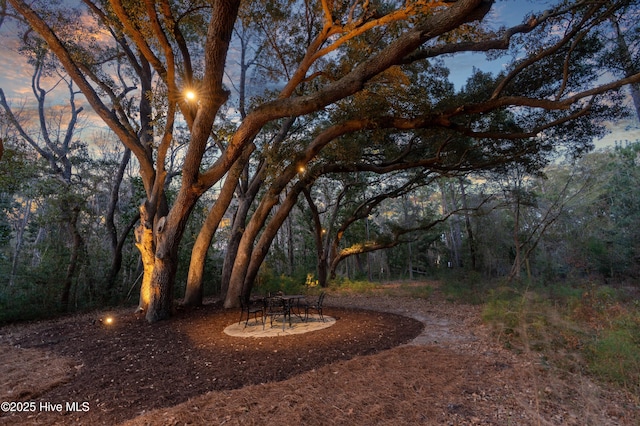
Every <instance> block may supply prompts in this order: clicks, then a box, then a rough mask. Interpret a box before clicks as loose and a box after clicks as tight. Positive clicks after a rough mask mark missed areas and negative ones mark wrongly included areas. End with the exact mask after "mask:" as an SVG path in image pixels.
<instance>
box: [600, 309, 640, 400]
mask: <svg viewBox="0 0 640 426" xmlns="http://www.w3.org/2000/svg"><path fill="white" fill-rule="evenodd" d="M587 359H588V361H589V369H590V370H591V371H592V372H593V373H594V374H596V375H597V376H599V377H601V378H603V379H605V380H608V381H611V382H614V383H617V384H618V385H620V386H622V387H624V388H627V389H629V390H630V391H633V392H638V391H640V313H638V312H634V313H633V314H627V315H623V316H621V317H620V318H618V319H616V320H615V321H614V322H613V327H612V328H611V329H607V330H604V331H602V332H601V333H600V335H599V336H598V337H597V338H595V339H594V341H593V342H592V343H591V344H590V345H589V346H588V347H587Z"/></svg>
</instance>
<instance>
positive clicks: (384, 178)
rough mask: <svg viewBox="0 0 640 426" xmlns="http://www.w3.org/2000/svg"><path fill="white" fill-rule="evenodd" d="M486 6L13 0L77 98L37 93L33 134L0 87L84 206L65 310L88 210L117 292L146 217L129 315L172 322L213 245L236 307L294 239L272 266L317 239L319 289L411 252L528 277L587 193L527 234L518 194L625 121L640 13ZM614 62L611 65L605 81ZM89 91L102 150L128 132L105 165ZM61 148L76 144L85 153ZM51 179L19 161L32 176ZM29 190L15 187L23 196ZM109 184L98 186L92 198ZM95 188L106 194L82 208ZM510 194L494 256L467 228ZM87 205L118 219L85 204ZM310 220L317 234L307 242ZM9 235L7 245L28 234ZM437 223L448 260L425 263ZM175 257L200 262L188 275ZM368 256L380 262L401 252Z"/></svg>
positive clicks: (197, 298)
mask: <svg viewBox="0 0 640 426" xmlns="http://www.w3.org/2000/svg"><path fill="white" fill-rule="evenodd" d="M3 4H4V3H3ZM493 6H494V2H493V1H489V0H458V1H424V0H423V1H420V0H418V1H409V2H405V1H354V2H351V3H348V2H335V1H329V0H321V1H311V2H298V1H286V0H281V1H273V2H267V3H264V2H255V1H254V2H252V1H249V2H239V1H223V0H219V1H218V0H211V1H198V0H196V1H192V2H170V1H168V0H167V1H131V2H123V1H121V0H105V1H92V0H83V1H81V2H79V3H78V4H77V8H76V9H73V10H70V9H69V6H68V5H67V4H65V5H58V4H55V3H50V2H37V1H36V2H33V3H30V4H27V3H25V2H23V1H21V0H8V2H7V4H6V5H5V6H3V7H4V9H3V19H6V18H5V16H6V17H7V18H11V21H12V25H15V26H17V28H20V29H21V30H22V31H23V34H24V36H23V37H22V40H23V43H24V46H23V49H22V51H23V52H24V54H25V55H27V56H28V57H29V59H30V61H31V62H30V63H31V64H32V65H33V67H34V79H32V82H34V83H32V89H33V91H34V95H35V96H36V98H37V99H39V100H40V99H43V97H44V96H45V95H46V89H45V88H44V87H42V86H41V85H40V83H39V82H38V78H39V77H41V76H46V77H48V78H49V79H58V81H60V82H63V83H64V84H65V85H66V86H67V87H68V88H69V95H68V100H69V107H70V109H68V110H66V111H65V114H62V115H61V116H60V118H59V119H57V120H54V118H53V116H51V115H47V114H46V113H45V105H44V103H42V105H41V106H40V107H39V108H38V114H37V116H38V119H37V120H32V121H35V122H36V123H32V124H31V125H32V126H33V128H32V131H33V132H35V134H37V135H38V137H37V138H34V137H33V136H32V135H31V134H30V131H29V130H28V129H27V128H26V127H25V126H26V125H27V124H26V121H28V120H27V119H28V118H29V117H27V118H24V116H25V113H24V112H23V114H22V115H23V118H22V119H21V118H20V114H18V111H16V107H15V106H14V105H11V103H10V102H9V101H8V100H7V99H6V98H5V96H4V94H3V92H0V94H2V97H1V99H0V100H1V101H2V106H3V110H4V114H3V120H4V121H3V125H4V128H5V129H4V130H3V131H5V132H7V134H9V132H10V130H8V129H9V128H11V129H12V130H11V131H15V132H17V133H13V135H15V138H16V142H15V143H16V144H19V143H23V144H24V143H27V144H28V145H29V146H31V147H32V148H33V150H35V152H37V153H38V158H39V161H40V160H41V161H46V162H47V165H46V166H44V165H43V167H45V168H47V170H48V171H47V172H46V173H47V174H48V175H55V174H57V175H58V176H59V179H58V180H59V181H61V182H65V176H68V179H67V181H66V184H65V185H66V186H65V188H69V189H68V192H69V193H70V194H73V197H71V198H64V197H63V196H62V193H63V189H62V188H56V189H53V190H52V191H51V192H52V193H55V194H56V195H57V196H59V197H60V209H61V210H60V211H59V215H58V216H59V217H61V218H63V219H61V223H62V221H63V222H64V224H65V225H64V229H66V236H65V237H64V239H65V240H66V241H71V242H73V244H71V245H70V247H71V250H70V252H69V255H70V257H69V260H68V265H70V266H69V268H68V270H67V277H65V283H64V286H63V303H65V304H69V300H70V291H71V287H72V280H73V277H74V275H77V268H78V266H77V265H78V264H77V262H78V259H80V258H81V257H82V256H83V253H84V259H85V262H89V263H90V262H91V259H92V258H93V257H94V256H97V253H96V252H95V250H96V249H95V248H93V246H92V247H91V248H89V247H88V244H87V241H85V240H86V236H83V235H82V233H81V232H78V229H79V228H78V221H79V220H85V222H87V221H90V219H91V218H95V219H98V218H99V223H93V224H89V223H88V222H87V223H85V225H86V226H87V229H89V228H91V229H93V230H95V232H96V235H99V234H100V233H101V232H103V231H104V232H105V233H106V234H107V235H109V241H110V243H109V244H110V248H109V251H110V257H111V264H110V267H109V268H105V271H104V273H103V275H104V278H102V280H100V281H101V282H104V286H105V288H106V289H107V290H112V289H113V288H114V286H115V283H116V280H117V277H118V276H119V274H122V273H123V271H122V263H123V260H125V258H126V256H125V257H123V250H124V249H125V246H126V241H127V236H128V235H130V232H129V230H130V229H131V228H133V227H135V231H134V241H135V246H136V247H137V250H138V253H139V259H140V261H141V271H142V275H141V285H140V295H139V309H140V310H141V311H144V312H145V313H146V318H147V320H148V321H150V322H154V321H157V320H161V319H164V318H167V317H169V316H170V314H171V310H172V306H173V303H174V299H175V297H178V296H181V295H178V294H176V278H177V277H178V276H180V277H184V281H185V290H184V291H185V294H184V300H183V303H185V304H187V305H196V304H199V303H201V302H202V297H203V294H204V291H203V282H204V277H206V275H207V273H206V270H205V268H207V263H208V262H207V259H209V262H210V261H211V256H208V253H209V254H210V251H211V247H219V248H220V249H221V252H222V253H221V255H220V256H219V257H217V258H216V262H217V265H215V266H216V269H215V270H216V273H219V274H220V277H221V282H220V288H219V291H220V293H221V296H222V297H223V299H224V301H225V306H226V307H235V306H237V305H238V303H239V298H240V297H245V296H246V295H248V294H249V293H250V292H251V290H252V289H253V287H254V286H255V285H256V282H257V281H258V277H259V273H260V271H261V268H262V267H263V266H264V265H265V261H267V260H268V259H269V256H274V255H276V254H277V253H278V252H279V250H281V247H286V252H284V251H283V252H282V253H281V254H282V262H283V264H288V266H289V271H290V272H292V270H293V266H294V263H295V260H294V258H295V257H296V256H299V253H296V250H295V249H296V248H298V249H299V248H300V247H305V250H307V248H306V247H307V244H308V253H310V255H311V256H313V257H314V258H315V263H316V265H315V269H316V271H317V276H318V279H319V280H320V282H321V284H322V285H324V284H326V280H327V279H328V277H329V276H334V275H335V274H336V271H337V268H338V265H340V264H341V262H342V263H343V264H346V263H347V262H348V261H349V259H352V261H353V264H355V265H356V266H357V264H358V263H359V262H361V259H362V256H373V255H378V256H380V253H381V252H380V250H382V249H387V250H390V249H391V248H394V247H404V248H406V249H409V250H411V254H410V255H409V256H408V257H407V258H408V259H409V261H410V262H411V261H412V259H414V258H415V259H416V262H418V257H417V256H414V252H415V254H416V255H424V256H426V255H428V256H431V257H433V258H434V259H437V260H436V261H437V262H440V261H442V259H444V258H446V262H447V264H452V265H453V266H461V265H463V262H465V263H466V264H470V265H471V266H472V267H473V268H476V269H478V268H479V265H480V263H481V262H482V263H483V264H484V265H486V264H488V263H491V260H490V259H491V258H495V259H505V258H506V259H510V260H513V262H509V263H511V265H510V266H511V267H510V268H509V271H506V273H507V274H510V275H513V276H517V275H518V274H519V273H520V272H521V271H522V270H523V269H526V268H527V265H528V264H529V259H530V258H531V256H532V254H533V250H534V249H535V248H536V247H538V246H539V244H540V242H541V241H542V238H541V235H542V233H543V232H546V231H547V230H548V229H549V228H550V227H551V226H552V225H553V224H556V223H558V222H559V220H560V218H561V217H562V214H563V213H566V211H567V209H568V207H567V206H569V205H570V203H569V201H570V200H572V199H573V198H572V195H571V194H574V192H575V191H577V192H580V191H582V190H578V189H575V188H573V187H572V186H571V185H570V182H568V183H567V187H566V189H565V190H564V191H563V190H559V191H557V193H556V195H557V199H556V201H553V200H551V201H549V203H548V204H547V206H546V210H545V209H544V207H541V208H542V210H540V212H539V213H537V214H534V215H533V216H532V217H531V218H530V219H531V220H535V219H540V217H542V218H543V219H542V220H538V222H539V223H538V225H537V227H536V226H534V225H528V226H524V224H525V223H526V219H527V218H526V217H525V215H524V211H525V210H526V207H531V208H533V207H534V206H537V204H536V202H537V201H536V199H535V197H533V196H530V195H528V193H527V191H528V188H527V185H530V181H529V180H527V179H526V176H532V175H535V174H536V173H537V172H538V171H540V170H541V169H542V168H543V167H545V166H547V165H548V164H549V161H550V160H552V159H553V155H554V153H557V152H560V151H562V152H563V153H564V154H565V155H566V156H567V157H568V158H577V157H578V156H580V155H582V154H584V153H585V152H587V151H589V150H590V149H591V148H592V140H593V138H594V137H596V136H600V135H602V134H603V133H604V131H605V127H604V124H605V122H606V121H608V120H609V121H610V120H616V119H620V118H622V117H624V114H625V111H624V109H623V108H622V106H621V105H622V104H623V102H622V101H621V100H622V99H623V97H624V92H622V91H621V90H620V89H621V88H623V87H625V86H630V87H636V88H637V85H638V84H639V83H640V73H638V72H637V69H638V68H637V58H638V55H636V54H635V51H634V49H635V43H634V41H635V40H637V39H634V38H633V36H629V37H628V38H624V37H623V36H622V34H623V32H622V31H620V28H623V29H624V28H627V27H629V28H633V25H630V24H629V22H628V17H630V16H635V15H637V9H638V8H637V6H638V5H637V3H636V2H633V1H632V2H630V1H612V0H607V1H605V0H602V1H595V2H583V1H568V2H559V3H558V4H557V5H556V6H554V7H552V8H550V9H549V10H547V11H544V12H542V13H540V14H537V15H527V16H523V20H522V23H520V24H518V25H515V26H512V27H509V28H495V27H493V26H492V25H490V20H488V19H487V15H488V14H489V13H490V11H491V9H492V7H493ZM2 22H3V24H2V23H0V25H3V26H4V27H5V28H6V25H7V24H6V21H2ZM636 30H637V29H636ZM621 37H622V38H621ZM623 42H624V43H623ZM463 52H485V53H486V54H487V55H489V56H490V57H492V58H494V59H495V58H498V57H499V58H500V59H501V60H503V61H504V62H505V63H506V64H507V65H506V67H505V68H504V70H503V71H502V72H500V73H498V74H496V75H494V74H490V73H487V72H483V71H482V70H474V72H473V74H472V75H471V76H470V78H469V80H468V81H467V83H466V85H465V86H464V88H462V89H461V90H458V91H456V90H455V88H454V86H453V85H452V83H451V82H450V81H449V80H448V70H447V68H446V66H445V63H444V62H443V58H446V57H448V56H450V55H454V54H456V53H463ZM625 52H626V53H628V57H625V58H626V59H625V60H624V62H623V61H622V60H620V62H618V61H617V59H616V58H622V57H623V55H622V53H625ZM619 63H621V64H622V66H618V65H619ZM607 69H608V70H611V71H615V72H613V73H612V74H613V75H614V77H611V78H609V79H602V78H601V76H602V73H603V70H607ZM79 95H82V97H83V99H84V102H86V107H87V108H89V107H90V108H91V109H92V110H93V111H94V112H95V114H97V116H98V117H100V119H101V120H102V122H103V123H104V124H105V125H106V126H107V127H108V128H109V130H110V132H111V139H112V142H111V143H112V144H115V141H116V140H117V141H118V143H119V144H121V148H115V146H114V147H113V148H112V149H111V151H110V152H113V151H116V152H119V153H121V154H120V155H118V156H113V157H112V158H111V159H110V160H109V161H98V162H94V160H92V159H89V157H90V155H89V154H87V146H86V143H85V144H82V143H78V144H74V143H72V142H73V138H74V137H75V136H74V134H75V133H74V132H75V126H76V124H75V123H76V121H77V117H76V116H77V113H79V112H81V111H80V108H82V107H77V106H76V103H75V102H76V97H77V96H79ZM74 114H75V115H74ZM63 117H64V118H63ZM21 120H23V121H21ZM48 120H52V121H55V122H56V126H57V127H55V128H54V127H52V125H51V124H50V123H48ZM65 120H66V121H65ZM52 131H53V132H52ZM54 133H55V137H54V136H53V135H54ZM8 137H9V136H3V140H5V141H7V140H9V139H8ZM18 140H19V141H20V142H18ZM41 143H42V144H44V145H41ZM104 146H106V145H104ZM69 150H76V151H74V152H75V154H74V155H76V156H77V160H76V161H75V162H74V161H71V158H70V154H71V151H69ZM106 152H107V150H106V151H105V153H106ZM6 157H7V155H6V154H5V156H4V157H3V159H2V162H3V163H4V162H7V161H9V160H6ZM130 157H131V158H130ZM106 159H107V158H106V157H104V158H102V160H106ZM65 161H70V163H69V166H68V167H70V169H69V171H70V174H65V173H66V170H67V163H65ZM18 163H19V164H24V163H20V162H18ZM16 167H17V166H16ZM42 170H43V169H38V170H25V173H32V174H33V176H35V179H36V180H37V175H38V173H42ZM100 174H104V175H106V176H108V179H102V180H101V179H100V178H99V176H100ZM125 177H127V179H126V183H127V185H128V187H127V188H123V187H122V183H123V182H124V181H125ZM471 177H473V179H472V180H470V179H471ZM503 177H509V179H511V178H513V179H512V180H511V181H510V182H508V183H506V184H505V185H506V186H505V187H504V190H503V191H502V193H503V194H504V199H502V200H500V201H498V200H497V199H496V197H489V196H487V194H488V193H489V192H491V193H496V191H495V189H496V188H497V186H498V185H500V181H501V179H502V178H503ZM3 179H4V178H3ZM477 179H484V180H485V181H486V182H488V183H487V191H488V192H486V193H485V192H484V190H481V191H474V190H473V189H474V188H477V186H476V185H477V183H474V180H477ZM505 179H506V178H505ZM9 180H10V179H9ZM24 182H25V181H22V182H10V183H11V184H12V185H14V187H13V188H14V189H13V191H14V193H17V192H20V191H22V190H24V189H25V188H19V186H20V185H21V184H23V183H24ZM8 184H9V183H8ZM16 185H17V186H16ZM92 185H93V186H92ZM570 190H575V191H574V192H571V191H570ZM64 191H67V189H64ZM74 191H78V192H75V193H74ZM99 193H100V194H108V197H105V198H104V199H97V198H99V197H98V194H99ZM87 194H92V195H91V196H92V197H96V198H95V199H94V201H93V204H92V205H90V204H91V203H88V204H87V203H86V202H87V200H89V198H91V197H87ZM125 195H126V201H127V203H129V205H128V206H127V209H126V210H125V209H124V200H123V199H121V198H120V197H124V196H125ZM137 197H139V200H138V198H137ZM435 198H437V199H438V202H437V203H434V202H433V200H434V199H435ZM98 204H100V207H99V208H98V207H97V205H98ZM135 204H137V205H138V206H137V209H132V206H133V205H135ZM437 204H439V205H437ZM501 205H508V206H510V208H512V214H511V215H510V217H511V218H512V223H509V224H508V229H510V231H509V232H511V233H512V237H513V238H512V245H511V247H512V253H504V254H502V255H499V254H497V253H487V251H486V250H485V251H484V252H483V251H482V250H481V247H480V246H479V243H478V244H476V242H477V241H481V240H480V235H479V233H478V232H477V231H476V232H475V234H474V227H473V221H474V220H476V217H477V216H476V215H478V212H479V211H483V209H484V210H486V211H485V213H486V215H485V217H486V216H487V215H490V214H495V212H498V211H504V210H505V209H502V208H501ZM560 206H561V207H562V208H560ZM92 208H93V209H94V213H95V212H96V211H97V210H99V209H104V211H105V212H106V214H104V215H101V214H94V215H93V216H92V215H89V214H88V213H86V212H89V211H91V209H92ZM31 211H33V209H31V208H30V209H26V210H23V213H24V214H23V215H27V214H28V213H29V212H31ZM531 211H532V210H529V211H528V212H531ZM82 212H85V213H84V214H83V213H82ZM116 214H119V215H120V217H119V218H118V220H119V223H116ZM541 214H542V216H540V215H541ZM23 219H24V218H23ZM296 221H301V222H302V227H301V228H300V224H299V223H298V224H296V223H295V222H296ZM13 223H20V221H19V220H14V221H13ZM23 223H25V224H28V223H29V221H28V220H23ZM305 225H306V231H308V235H300V234H298V235H296V234H295V232H294V230H295V229H305ZM532 226H533V227H532ZM101 227H103V228H104V230H101V229H100V228H101ZM64 229H63V227H60V229H59V232H61V235H62V232H63V231H64ZM536 229H537V230H536ZM463 230H464V231H463ZM9 234H11V236H7V237H6V238H5V240H7V241H20V240H21V239H20V238H16V235H17V234H16V233H15V232H14V233H10V232H9V233H8V235H9ZM223 234H224V235H223ZM443 236H444V238H445V243H446V244H445V245H446V247H447V248H448V250H447V252H448V253H446V255H444V256H443V255H442V254H441V253H440V254H438V253H435V252H434V253H432V254H429V253H431V252H432V251H433V250H432V249H431V248H433V247H434V246H435V245H437V243H438V241H442V239H443ZM305 237H306V240H305ZM296 239H297V240H298V241H299V243H298V244H294V241H295V240H296ZM274 242H275V244H274ZM464 244H466V245H467V248H466V249H464V250H463V248H462V247H463V245H464ZM430 247H431V248H430ZM496 247H497V246H496ZM413 248H415V250H414V249H413ZM485 248H486V246H485ZM185 250H187V253H185ZM15 251H16V252H17V251H18V250H15ZM463 252H464V253H466V256H467V257H468V259H464V256H465V255H463ZM389 253H391V252H389ZM185 256H186V257H190V262H189V266H188V271H187V272H185V273H182V272H181V271H180V268H181V267H182V266H181V262H180V261H179V260H180V259H181V258H184V257H185ZM14 258H16V259H17V255H16V256H15V257H14ZM133 258H135V256H130V257H129V259H133ZM285 259H286V260H285ZM272 260H273V259H272ZM129 261H130V260H129ZM369 263H371V262H369ZM378 263H379V264H380V265H386V266H383V267H382V268H380V271H382V270H386V273H387V274H389V273H391V272H390V271H391V270H392V269H393V268H395V264H396V262H394V261H393V260H392V259H382V258H381V259H379V262H378ZM494 263H495V266H496V268H495V271H498V270H500V271H502V272H505V271H503V269H504V267H503V265H500V266H498V264H500V263H501V262H499V261H496V262H494ZM71 265H75V266H74V267H73V268H72V267H71ZM211 267H212V265H209V268H211ZM369 267H370V265H369ZM130 269H131V268H130ZM359 269H362V268H359ZM131 270H132V269H131ZM407 270H408V271H409V274H413V273H414V271H418V269H417V268H415V267H414V266H413V265H408V267H407ZM495 271H492V272H491V273H493V272H495ZM396 272H397V271H396ZM380 273H383V272H380ZM369 275H370V276H371V273H370V274H369ZM67 278H68V280H67ZM131 278H132V279H130V280H129V281H134V280H133V279H135V276H132V277H131ZM181 279H182V278H181ZM103 290H104V288H103ZM88 292H89V293H91V292H97V290H96V289H91V288H90V289H89V290H88ZM65 295H66V296H65Z"/></svg>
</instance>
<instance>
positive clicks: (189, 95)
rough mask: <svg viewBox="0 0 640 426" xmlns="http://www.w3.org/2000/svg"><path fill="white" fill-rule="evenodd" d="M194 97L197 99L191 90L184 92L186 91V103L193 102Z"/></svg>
mask: <svg viewBox="0 0 640 426" xmlns="http://www.w3.org/2000/svg"><path fill="white" fill-rule="evenodd" d="M196 97H197V96H196V92H194V91H193V90H191V89H189V90H186V91H185V92H184V98H185V99H186V100H187V101H194V100H195V99H196Z"/></svg>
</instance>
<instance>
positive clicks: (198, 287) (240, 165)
mask: <svg viewBox="0 0 640 426" xmlns="http://www.w3.org/2000/svg"><path fill="white" fill-rule="evenodd" d="M254 149H255V145H254V144H251V145H250V146H249V147H248V148H247V150H246V153H245V154H243V156H242V157H241V158H240V159H239V160H238V161H237V162H236V164H235V165H234V166H233V168H232V169H231V170H230V171H229V174H228V175H227V176H226V178H225V182H224V185H223V186H222V189H221V190H220V194H219V195H218V199H217V200H216V202H215V203H214V204H213V206H212V207H211V210H210V211H209V214H208V215H207V218H206V219H205V222H204V224H203V225H202V228H201V229H200V232H199V233H198V237H197V238H196V242H195V244H194V246H193V249H192V251H191V262H190V264H189V273H188V276H187V287H186V290H185V295H184V300H183V304H184V305H185V306H198V305H201V304H202V298H203V295H204V292H203V283H202V280H203V276H204V267H205V260H206V257H207V252H208V251H209V247H210V246H211V241H212V240H213V236H214V235H215V233H216V230H217V229H218V226H219V225H220V221H221V220H222V217H223V216H224V214H225V212H226V211H227V209H228V207H229V204H230V203H231V200H232V199H233V194H234V191H235V189H236V187H237V184H238V178H239V177H240V175H241V173H242V171H243V169H244V168H245V164H246V161H247V160H248V158H249V156H250V155H251V153H252V152H253V150H254Z"/></svg>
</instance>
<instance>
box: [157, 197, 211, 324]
mask: <svg viewBox="0 0 640 426" xmlns="http://www.w3.org/2000/svg"><path fill="white" fill-rule="evenodd" d="M198 197H199V194H196V193H194V192H188V191H184V192H182V193H181V194H179V195H178V198H177V199H176V201H175V203H174V205H173V208H172V209H171V211H170V212H169V215H168V216H166V217H162V218H160V219H159V220H158V221H157V222H156V226H155V228H156V229H155V234H156V250H155V256H154V258H155V261H154V264H153V272H152V277H151V282H150V283H149V285H150V287H149V305H148V306H149V307H148V309H147V312H146V319H147V321H148V322H151V323H154V322H156V321H160V320H164V319H167V318H169V317H170V316H171V314H172V312H173V286H174V283H175V277H176V271H177V269H178V247H179V245H180V241H181V239H182V235H183V234H184V230H185V227H186V224H187V220H188V219H189V215H190V214H191V210H192V209H193V207H194V206H195V203H196V201H197V200H198ZM146 272H147V271H146V270H145V274H146Z"/></svg>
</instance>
